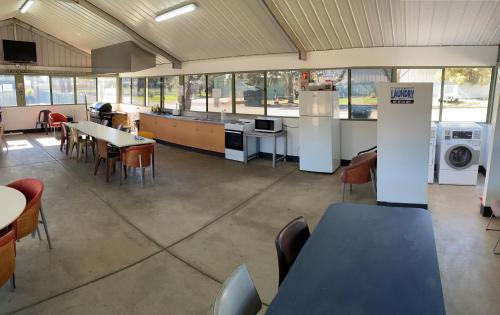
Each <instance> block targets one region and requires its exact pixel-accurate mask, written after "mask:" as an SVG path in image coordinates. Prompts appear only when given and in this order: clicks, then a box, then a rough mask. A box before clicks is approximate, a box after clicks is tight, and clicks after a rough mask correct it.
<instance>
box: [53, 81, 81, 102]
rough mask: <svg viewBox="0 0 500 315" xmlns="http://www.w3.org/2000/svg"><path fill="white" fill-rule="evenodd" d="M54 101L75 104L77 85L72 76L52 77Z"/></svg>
mask: <svg viewBox="0 0 500 315" xmlns="http://www.w3.org/2000/svg"><path fill="white" fill-rule="evenodd" d="M50 80H51V83H52V103H53V104H75V86H74V82H73V78H72V77H52V78H50Z"/></svg>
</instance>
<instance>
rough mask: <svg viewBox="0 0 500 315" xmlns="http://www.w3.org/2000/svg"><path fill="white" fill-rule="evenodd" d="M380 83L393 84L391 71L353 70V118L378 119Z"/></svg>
mask: <svg viewBox="0 0 500 315" xmlns="http://www.w3.org/2000/svg"><path fill="white" fill-rule="evenodd" d="M379 82H391V69H352V70H351V93H352V95H351V105H352V106H351V107H352V112H351V118H354V119H377V91H376V85H377V83H379Z"/></svg>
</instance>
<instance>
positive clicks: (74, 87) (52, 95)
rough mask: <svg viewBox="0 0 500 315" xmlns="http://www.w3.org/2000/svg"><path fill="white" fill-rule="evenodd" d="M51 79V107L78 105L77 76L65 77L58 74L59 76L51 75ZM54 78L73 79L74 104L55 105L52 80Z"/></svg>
mask: <svg viewBox="0 0 500 315" xmlns="http://www.w3.org/2000/svg"><path fill="white" fill-rule="evenodd" d="M49 78H50V84H49V85H50V105H55V106H57V105H77V103H76V76H69V75H63V74H58V75H49ZM53 78H71V80H72V81H73V103H57V104H56V103H54V85H53V84H52V79H53Z"/></svg>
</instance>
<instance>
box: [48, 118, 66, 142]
mask: <svg viewBox="0 0 500 315" xmlns="http://www.w3.org/2000/svg"><path fill="white" fill-rule="evenodd" d="M64 122H68V118H67V117H66V116H65V115H63V114H61V113H50V114H49V126H50V128H51V129H52V130H53V131H54V138H55V137H56V129H57V128H59V127H61V125H62V123H64Z"/></svg>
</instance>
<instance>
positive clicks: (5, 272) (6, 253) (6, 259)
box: [0, 230, 16, 287]
mask: <svg viewBox="0 0 500 315" xmlns="http://www.w3.org/2000/svg"><path fill="white" fill-rule="evenodd" d="M15 266H16V243H15V237H14V231H13V230H10V231H9V232H7V233H5V234H1V233H0V287H1V286H2V285H3V284H4V283H5V282H7V281H9V279H10V278H11V277H12V274H13V273H14V270H15Z"/></svg>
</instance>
